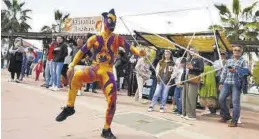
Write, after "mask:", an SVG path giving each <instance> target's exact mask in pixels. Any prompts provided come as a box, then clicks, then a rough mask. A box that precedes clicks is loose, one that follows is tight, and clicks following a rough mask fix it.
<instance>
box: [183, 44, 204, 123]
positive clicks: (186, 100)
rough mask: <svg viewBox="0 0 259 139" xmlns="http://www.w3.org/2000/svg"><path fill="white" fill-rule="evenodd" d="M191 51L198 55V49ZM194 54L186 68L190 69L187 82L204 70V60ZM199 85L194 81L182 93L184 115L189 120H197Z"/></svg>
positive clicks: (186, 85)
mask: <svg viewBox="0 0 259 139" xmlns="http://www.w3.org/2000/svg"><path fill="white" fill-rule="evenodd" d="M190 51H192V52H193V53H196V54H197V53H198V51H196V49H194V48H191V49H190ZM193 53H190V54H189V59H188V60H187V61H188V64H187V66H186V68H187V69H189V72H188V76H187V80H189V79H193V78H194V77H197V76H199V75H200V74H201V73H202V72H203V70H204V63H203V59H201V58H199V57H197V56H196V55H194V54H193ZM198 88H199V83H198V82H197V83H195V82H194V81H193V80H190V81H188V82H185V83H184V89H183V93H182V115H183V116H186V117H185V118H186V119H188V120H196V98H197V96H198Z"/></svg>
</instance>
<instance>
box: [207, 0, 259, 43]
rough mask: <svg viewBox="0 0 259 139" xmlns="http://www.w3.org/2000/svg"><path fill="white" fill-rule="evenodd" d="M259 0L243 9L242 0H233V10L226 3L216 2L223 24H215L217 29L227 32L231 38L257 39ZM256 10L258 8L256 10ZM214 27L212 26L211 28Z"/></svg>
mask: <svg viewBox="0 0 259 139" xmlns="http://www.w3.org/2000/svg"><path fill="white" fill-rule="evenodd" d="M257 4H258V2H254V3H253V4H252V5H250V6H248V7H246V8H244V9H241V5H240V0H233V2H232V12H231V11H230V10H229V8H228V7H227V6H226V5H224V4H215V5H214V6H215V7H216V8H217V9H218V10H219V14H220V19H221V22H222V23H223V26H220V25H214V27H215V29H219V30H223V31H225V32H226V34H227V36H228V37H229V39H230V40H257V39H258V36H259V19H258V17H259V10H258V9H256V6H257ZM255 10H257V11H256V12H255ZM212 28H213V27H212V26H210V27H209V29H212Z"/></svg>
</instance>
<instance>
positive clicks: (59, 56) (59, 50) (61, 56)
mask: <svg viewBox="0 0 259 139" xmlns="http://www.w3.org/2000/svg"><path fill="white" fill-rule="evenodd" d="M57 42H58V45H57V46H55V48H54V50H53V56H54V58H53V86H52V87H51V88H50V89H51V90H53V91H58V90H59V88H60V76H61V71H62V68H63V65H64V61H65V57H66V56H67V54H68V49H67V45H66V44H65V43H64V38H63V37H61V36H58V37H57Z"/></svg>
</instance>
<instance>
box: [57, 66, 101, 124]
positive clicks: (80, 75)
mask: <svg viewBox="0 0 259 139" xmlns="http://www.w3.org/2000/svg"><path fill="white" fill-rule="evenodd" d="M94 80H96V74H95V71H94V70H93V69H92V67H85V68H84V69H82V70H78V71H76V72H75V74H74V76H73V78H72V81H71V85H70V88H69V90H68V101H67V107H65V108H64V109H63V111H62V112H61V113H60V114H59V115H58V116H57V118H56V121H58V122H61V121H64V120H65V119H66V118H67V117H68V116H71V115H73V114H74V113H75V109H74V104H75V99H76V94H77V91H78V90H79V89H80V88H81V87H82V83H83V82H86V83H89V82H92V81H94Z"/></svg>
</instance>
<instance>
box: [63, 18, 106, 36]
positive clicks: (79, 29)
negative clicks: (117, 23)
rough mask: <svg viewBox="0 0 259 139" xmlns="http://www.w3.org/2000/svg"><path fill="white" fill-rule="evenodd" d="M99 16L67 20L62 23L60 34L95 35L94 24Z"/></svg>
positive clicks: (98, 19)
mask: <svg viewBox="0 0 259 139" xmlns="http://www.w3.org/2000/svg"><path fill="white" fill-rule="evenodd" d="M100 20H101V16H93V17H78V18H67V19H66V20H65V21H64V24H63V27H62V32H64V33H97V29H96V27H95V25H96V22H97V21H100Z"/></svg>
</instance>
